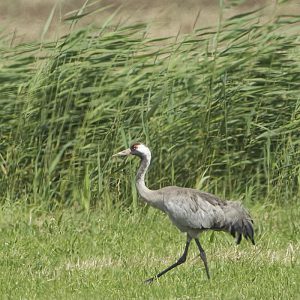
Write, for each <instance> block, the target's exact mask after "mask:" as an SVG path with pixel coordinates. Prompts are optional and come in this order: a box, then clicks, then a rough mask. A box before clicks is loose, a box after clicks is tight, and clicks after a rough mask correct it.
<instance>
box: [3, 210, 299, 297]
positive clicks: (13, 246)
mask: <svg viewBox="0 0 300 300" xmlns="http://www.w3.org/2000/svg"><path fill="white" fill-rule="evenodd" d="M251 211H252V214H253V216H254V219H255V229H256V242H257V245H256V246H252V245H251V243H248V242H245V241H243V243H242V244H241V245H240V246H235V244H234V240H233V239H232V238H231V236H230V235H227V234H225V233H214V234H212V233H209V232H207V233H204V234H203V236H202V237H201V240H202V244H203V247H204V248H205V250H206V252H207V256H208V260H209V265H210V269H211V273H212V279H211V280H210V281H208V280H207V278H206V275H205V270H204V268H203V265H202V262H201V260H200V258H199V257H198V253H197V249H196V246H195V245H192V246H191V249H190V252H189V257H188V261H187V262H186V264H184V265H182V266H180V267H178V268H177V269H175V270H172V271H170V272H169V273H168V274H166V275H165V276H163V277H162V278H160V280H159V281H156V282H154V283H153V284H152V285H145V284H144V283H143V280H145V279H147V278H148V277H151V276H153V275H154V274H156V273H157V272H159V271H161V270H162V269H163V268H165V267H166V266H168V265H169V264H171V263H173V262H174V261H175V259H176V258H179V256H180V255H181V252H182V251H183V248H184V244H185V237H184V236H183V235H181V234H180V233H179V232H178V231H177V229H176V228H174V227H173V226H172V225H171V223H170V222H169V220H168V219H167V217H165V216H164V215H163V214H162V213H160V212H157V211H155V210H153V209H150V210H149V211H148V213H146V214H145V213H143V212H142V211H140V212H139V213H135V214H133V213H130V212H128V211H123V212H122V211H120V212H112V213H107V214H105V213H103V212H101V211H93V212H91V213H90V214H89V215H87V214H85V213H83V212H81V213H78V212H75V211H74V210H71V209H69V210H64V211H56V212H55V213H46V212H45V211H44V210H41V211H39V210H37V209H31V210H30V209H29V208H27V209H26V210H24V207H20V206H19V207H18V206H14V207H5V208H2V210H1V223H0V225H1V227H0V228H1V231H0V236H1V241H2V242H1V250H0V253H1V258H0V261H1V270H0V293H1V298H2V299H88V298H90V297H92V298H94V299H175V298H176V299H177V298H179V299H191V298H192V299H195V298H196V299H198V298H199V299H281V298H284V299H299V293H300V286H299V281H300V268H299V262H300V261H299V253H300V239H299V230H300V221H299V220H300V211H299V208H298V206H296V205H295V206H293V207H277V206H274V205H262V204H259V205H256V206H253V207H252V208H251Z"/></svg>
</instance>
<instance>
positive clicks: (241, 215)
mask: <svg viewBox="0 0 300 300" xmlns="http://www.w3.org/2000/svg"><path fill="white" fill-rule="evenodd" d="M224 211H225V218H226V221H225V222H226V230H227V231H228V232H229V233H230V234H231V235H232V236H233V237H235V238H236V243H237V244H239V243H240V242H241V240H242V236H244V238H245V239H246V240H248V238H249V239H250V240H251V242H252V244H253V245H255V242H254V230H253V220H252V219H251V216H250V214H249V213H248V212H247V210H246V209H245V208H244V207H243V206H242V204H241V203H240V202H237V201H227V205H226V207H225V209H224Z"/></svg>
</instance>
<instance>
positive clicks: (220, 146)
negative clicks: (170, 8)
mask: <svg viewBox="0 0 300 300" xmlns="http://www.w3.org/2000/svg"><path fill="white" fill-rule="evenodd" d="M93 5H94V4H93V3H89V2H85V4H84V5H83V7H82V8H81V9H79V10H78V11H75V12H73V14H70V15H68V19H67V20H65V22H66V23H67V25H68V33H67V34H66V35H65V36H63V37H61V38H59V39H57V40H56V39H55V40H53V41H52V40H51V41H47V40H46V39H45V40H43V38H42V41H33V42H31V43H24V44H18V45H15V43H14V37H12V36H7V35H5V34H4V33H2V34H1V35H0V135H1V138H0V186H1V189H0V239H1V243H0V249H1V251H0V257H1V259H0V263H1V270H0V295H1V299H90V298H95V299H197V298H199V299H200V298H201V299H300V297H299V294H300V288H299V286H300V285H299V282H300V269H299V252H300V244H299V243H300V240H299V231H300V221H299V220H300V218H299V217H300V211H299V197H300V148H299V145H300V144H299V138H300V135H299V126H300V96H299V90H300V65H299V57H300V47H299V45H300V38H299V36H300V35H299V34H298V32H299V23H300V17H299V15H283V16H278V15H273V16H270V18H269V19H266V18H265V17H264V16H262V15H261V11H253V12H249V13H246V14H240V15H237V16H234V17H232V18H230V19H228V20H225V19H224V18H223V15H222V14H220V16H219V21H218V26H217V27H214V28H210V27H207V28H198V29H197V28H194V29H193V30H192V32H191V33H190V34H188V35H184V36H183V35H181V36H180V37H165V38H161V37H159V38H153V37H152V36H149V24H134V25H130V26H123V25H122V24H119V25H112V24H114V23H111V20H112V19H113V17H114V15H112V16H111V17H109V19H107V20H106V21H105V22H104V23H103V25H101V26H96V25H90V26H87V27H79V28H78V27H77V25H78V24H77V23H78V20H81V19H82V18H84V17H85V16H88V15H91V14H93V13H94V12H95V11H93V7H94V6H93ZM53 16H54V14H53V15H51V14H50V17H49V19H48V21H47V22H46V24H45V27H44V30H43V34H42V36H46V35H47V32H48V30H49V26H50V24H51V21H52V19H51V18H52V17H53ZM133 141H140V142H144V143H146V144H147V145H148V146H149V147H150V148H151V150H152V154H153V161H152V164H151V167H150V170H149V176H148V178H147V184H148V185H149V187H150V188H153V189H156V188H160V187H163V186H166V185H178V186H183V187H192V188H196V189H201V190H204V191H207V192H211V193H214V194H216V195H218V196H219V197H221V198H224V199H237V200H240V201H242V202H243V203H244V204H245V206H246V207H248V208H249V209H250V211H251V213H252V215H253V218H254V221H255V235H256V242H257V245H256V246H252V245H251V244H250V243H245V242H243V243H242V245H240V246H239V247H237V246H235V245H234V241H233V240H232V238H231V237H230V236H229V235H226V234H224V233H205V234H203V236H202V237H201V240H202V244H203V247H204V249H205V250H206V252H207V256H208V260H209V264H210V269H211V274H212V279H211V280H210V281H208V280H207V279H206V275H205V272H204V268H203V265H202V263H201V261H200V259H199V257H197V251H196V247H195V246H194V247H192V248H191V252H190V254H189V258H188V262H187V263H186V264H185V265H183V266H180V267H179V268H177V269H175V270H172V271H171V272H170V273H168V274H167V275H165V276H164V277H162V278H161V279H160V280H159V281H157V282H154V283H153V284H152V285H145V284H144V283H143V281H144V280H145V279H147V278H149V277H151V276H153V275H155V274H156V273H157V272H159V271H161V270H162V269H163V268H165V267H166V266H167V265H169V264H171V263H173V262H174V261H175V260H176V259H177V258H178V257H179V256H180V255H181V253H182V251H183V248H184V243H185V237H183V236H182V235H180V233H179V232H177V230H176V229H175V228H173V226H172V225H171V224H170V222H169V221H168V220H167V218H166V217H165V216H164V215H162V214H160V213H159V212H156V211H154V210H153V209H151V208H148V207H144V206H143V204H140V203H139V201H138V195H137V192H136V189H135V172H136V169H137V163H138V162H137V160H131V159H128V160H124V161H121V160H116V159H112V158H111V156H112V154H113V153H116V152H117V151H118V150H119V149H122V148H124V147H126V146H128V145H129V144H130V143H132V142H133Z"/></svg>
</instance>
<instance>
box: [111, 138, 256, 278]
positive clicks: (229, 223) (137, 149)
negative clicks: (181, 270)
mask: <svg viewBox="0 0 300 300" xmlns="http://www.w3.org/2000/svg"><path fill="white" fill-rule="evenodd" d="M130 154H132V155H136V156H138V157H140V158H141V164H140V167H139V169H138V172H137V176H136V187H137V190H138V193H139V195H140V196H141V198H142V199H143V200H144V201H145V202H146V203H148V204H149V205H151V206H153V207H155V208H158V209H160V210H161V211H163V212H164V213H166V214H167V215H168V216H169V218H170V220H171V221H172V222H173V224H174V225H175V226H176V227H177V228H178V229H179V230H180V231H182V232H185V233H187V242H186V247H185V250H184V253H183V255H182V256H181V257H180V258H179V260H178V261H177V262H176V263H174V264H173V265H171V266H170V267H169V268H167V269H165V270H164V271H162V272H160V273H159V274H157V275H156V276H155V277H153V278H150V279H148V280H147V282H152V281H153V279H154V278H158V277H160V276H162V275H163V274H165V273H167V272H168V271H170V270H171V269H173V268H175V267H177V266H178V265H180V264H182V263H183V262H185V260H186V257H187V253H188V248H189V245H190V242H191V240H192V239H195V241H196V244H197V246H198V248H199V251H200V257H201V259H202V260H203V262H204V266H205V269H206V274H207V277H208V278H210V275H209V269H208V264H207V259H206V254H205V252H204V250H203V248H202V246H201V244H200V241H199V239H198V236H199V234H200V233H201V232H202V231H205V230H222V231H227V232H229V233H230V234H231V235H232V236H234V237H235V238H236V242H237V244H239V243H240V242H241V239H242V236H244V237H245V238H246V239H248V238H249V239H250V240H251V242H252V243H253V245H254V244H255V242H254V231H253V221H252V219H251V217H250V215H249V213H248V212H247V211H246V209H245V208H244V207H243V206H242V204H241V203H240V202H237V201H225V200H221V199H220V198H218V197H217V196H215V195H212V194H210V193H206V192H202V191H199V190H196V189H191V188H182V187H177V186H168V187H164V188H161V189H159V190H150V189H148V188H147V187H146V185H145V174H146V172H147V170H148V167H149V165H150V161H151V152H150V150H149V148H148V147H146V146H145V145H144V144H141V143H136V144H133V145H132V146H131V147H130V148H129V149H126V150H124V151H121V152H119V153H117V154H116V155H115V156H127V155H130Z"/></svg>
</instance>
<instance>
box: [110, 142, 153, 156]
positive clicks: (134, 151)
mask: <svg viewBox="0 0 300 300" xmlns="http://www.w3.org/2000/svg"><path fill="white" fill-rule="evenodd" d="M129 155H136V156H138V157H140V158H143V157H147V158H148V159H149V158H151V152H150V150H149V148H148V147H147V146H146V145H144V144H142V143H134V144H133V145H132V146H131V147H130V148H128V149H126V150H123V151H120V152H118V153H116V154H114V155H113V157H115V156H129Z"/></svg>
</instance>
